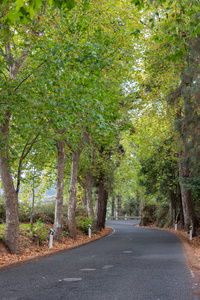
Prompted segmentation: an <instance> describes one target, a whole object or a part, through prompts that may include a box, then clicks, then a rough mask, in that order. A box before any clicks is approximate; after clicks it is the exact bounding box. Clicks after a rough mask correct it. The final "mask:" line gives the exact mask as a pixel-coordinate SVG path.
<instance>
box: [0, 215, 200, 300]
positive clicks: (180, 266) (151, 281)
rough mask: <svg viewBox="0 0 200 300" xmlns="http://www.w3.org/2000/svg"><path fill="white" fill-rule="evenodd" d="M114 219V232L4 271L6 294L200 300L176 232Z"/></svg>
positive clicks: (68, 299) (29, 299)
mask: <svg viewBox="0 0 200 300" xmlns="http://www.w3.org/2000/svg"><path fill="white" fill-rule="evenodd" d="M137 223H138V222H137V221H111V222H107V225H108V226H111V227H112V228H114V229H115V232H114V233H113V234H111V235H110V236H108V237H106V238H104V239H101V240H98V241H96V242H94V243H91V244H88V245H86V246H83V247H80V248H77V249H75V250H72V251H69V252H65V253H63V254H60V255H57V256H52V257H50V258H47V259H44V260H42V261H38V262H35V263H31V264H28V265H25V266H21V267H18V268H16V269H13V270H8V271H4V272H1V273H0V299H1V300H46V299H47V300H57V299H65V300H131V299H133V300H195V299H196V298H195V296H194V294H193V290H192V281H191V280H190V271H189V270H188V268H187V266H186V261H185V258H184V255H183V252H182V247H181V245H180V243H179V241H178V240H177V239H176V237H175V236H173V235H172V234H170V233H168V232H166V231H160V230H154V229H144V228H138V227H134V225H135V224H137Z"/></svg>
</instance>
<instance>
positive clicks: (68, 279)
mask: <svg viewBox="0 0 200 300" xmlns="http://www.w3.org/2000/svg"><path fill="white" fill-rule="evenodd" d="M63 280H64V281H68V282H72V281H80V280H82V278H64V279H63Z"/></svg>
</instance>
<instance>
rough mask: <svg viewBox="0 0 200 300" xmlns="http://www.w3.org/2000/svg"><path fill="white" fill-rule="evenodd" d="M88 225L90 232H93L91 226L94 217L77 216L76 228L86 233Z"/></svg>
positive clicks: (92, 225)
mask: <svg viewBox="0 0 200 300" xmlns="http://www.w3.org/2000/svg"><path fill="white" fill-rule="evenodd" d="M89 225H91V229H92V232H94V230H93V227H94V218H87V217H85V218H82V217H80V218H78V225H77V227H78V229H80V230H81V231H82V232H83V233H85V234H86V235H87V234H88V228H89Z"/></svg>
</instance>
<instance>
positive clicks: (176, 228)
mask: <svg viewBox="0 0 200 300" xmlns="http://www.w3.org/2000/svg"><path fill="white" fill-rule="evenodd" d="M175 230H176V231H177V221H176V222H175Z"/></svg>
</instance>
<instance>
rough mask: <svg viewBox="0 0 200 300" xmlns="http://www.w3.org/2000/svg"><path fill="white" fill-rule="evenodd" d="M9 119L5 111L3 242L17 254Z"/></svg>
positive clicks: (0, 163) (0, 152)
mask: <svg viewBox="0 0 200 300" xmlns="http://www.w3.org/2000/svg"><path fill="white" fill-rule="evenodd" d="M9 121H10V113H9V111H7V112H6V114H5V118H4V123H3V124H2V125H1V126H0V135H1V136H0V144H1V145H2V147H1V148H0V171H1V179H2V184H3V189H4V194H5V202H6V232H5V244H6V246H7V247H8V249H9V251H10V252H11V253H12V254H19V217H18V193H17V192H16V191H15V188H14V184H13V178H12V174H11V167H10V163H9V149H8V144H9Z"/></svg>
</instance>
